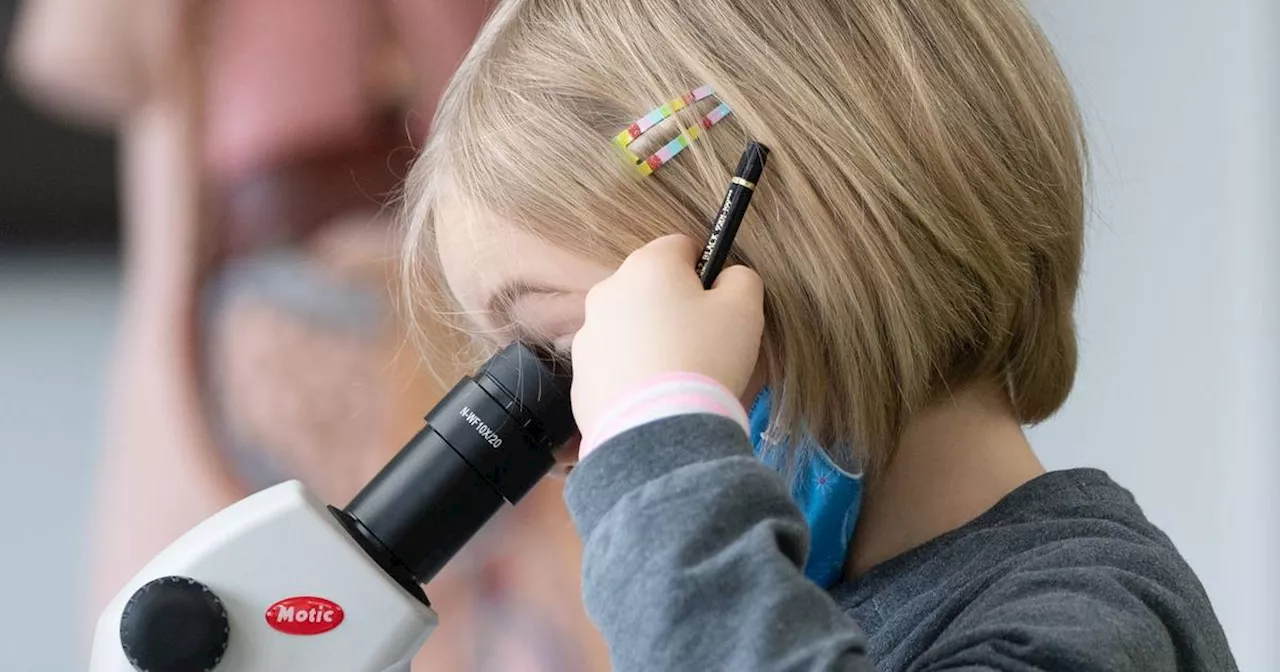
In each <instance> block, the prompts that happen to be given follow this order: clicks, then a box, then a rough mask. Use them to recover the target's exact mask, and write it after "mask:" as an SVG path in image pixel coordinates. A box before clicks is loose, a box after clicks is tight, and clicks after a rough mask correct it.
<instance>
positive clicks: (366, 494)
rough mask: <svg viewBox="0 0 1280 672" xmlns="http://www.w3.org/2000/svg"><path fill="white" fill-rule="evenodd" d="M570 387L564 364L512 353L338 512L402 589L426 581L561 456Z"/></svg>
mask: <svg viewBox="0 0 1280 672" xmlns="http://www.w3.org/2000/svg"><path fill="white" fill-rule="evenodd" d="M570 382H571V381H570V377H569V373H568V370H567V367H565V366H564V364H563V363H561V362H559V361H558V360H557V359H556V358H555V357H552V356H550V355H548V354H546V353H542V352H539V351H537V350H535V349H533V348H530V347H529V346H527V345H523V344H521V343H513V344H512V345H510V346H507V347H506V348H505V349H503V350H502V351H501V352H499V353H498V354H496V355H494V356H493V358H492V359H490V360H489V361H488V362H486V363H485V364H484V366H482V367H481V368H480V370H479V371H477V372H476V374H475V375H473V376H470V377H468V378H464V379H462V380H461V381H460V382H459V383H458V384H457V385H456V386H454V388H453V390H451V391H450V392H449V393H448V394H447V395H446V396H445V397H444V398H443V399H442V400H441V401H440V403H438V404H437V405H436V407H435V408H434V409H432V410H431V412H430V413H429V414H428V415H427V418H426V420H427V426H426V427H424V428H423V429H422V431H420V432H418V434H417V436H415V437H413V439H412V440H411V441H409V443H408V444H407V445H406V446H405V447H404V448H403V449H401V450H400V452H399V453H398V454H397V455H396V456H395V457H394V458H393V459H392V460H391V462H390V463H389V464H388V465H387V466H386V467H385V468H383V470H382V471H381V472H379V473H378V475H377V476H375V477H374V478H373V480H372V481H370V482H369V484H368V485H366V486H365V487H364V489H363V490H361V491H360V493H359V494H357V495H356V497H355V499H353V500H351V504H349V505H348V506H347V507H346V509H344V510H342V511H338V512H335V513H336V514H337V515H338V517H339V519H340V520H342V522H343V523H344V525H345V526H346V527H347V529H348V530H349V531H351V532H352V534H353V536H356V540H357V541H358V542H360V543H361V545H362V546H363V547H364V548H365V550H366V551H368V552H369V553H370V555H371V556H373V557H374V559H375V560H378V561H379V563H380V564H382V565H383V567H384V569H387V570H388V571H389V572H391V573H392V574H393V576H397V575H398V576H397V578H398V579H400V580H401V583H406V579H408V578H412V579H413V580H414V581H416V582H418V583H426V582H427V581H429V580H430V579H431V578H432V577H433V576H435V575H436V573H437V572H439V571H440V569H441V568H442V567H444V565H445V563H446V562H448V561H449V559H450V558H452V557H453V556H454V554H456V553H457V552H458V550H459V549H461V548H462V546H463V544H465V543H466V542H467V541H468V540H469V539H471V537H472V536H474V535H475V534H476V532H478V531H479V530H480V528H481V527H482V526H483V525H484V524H485V523H486V522H488V520H489V519H490V518H491V517H493V515H494V514H495V513H497V511H498V509H499V508H501V507H502V504H503V502H504V501H505V502H510V503H512V504H514V503H516V502H517V501H519V500H520V498H521V497H523V496H524V495H525V493H527V492H528V491H529V490H530V489H532V488H533V486H534V485H536V484H537V482H538V481H539V480H540V479H541V478H542V477H543V476H545V475H546V474H547V472H548V471H550V470H551V467H552V466H554V464H555V459H554V457H553V455H552V451H554V450H555V448H557V447H558V446H560V445H562V444H563V443H565V442H566V441H568V440H569V438H570V437H571V436H573V434H574V432H575V431H577V428H576V426H575V425H574V421H573V412H572V407H571V405H570V401H569V386H570ZM389 565H390V566H389ZM406 572H407V573H408V574H409V577H406V576H404V574H405V573H406Z"/></svg>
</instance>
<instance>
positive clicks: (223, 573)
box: [90, 481, 437, 672]
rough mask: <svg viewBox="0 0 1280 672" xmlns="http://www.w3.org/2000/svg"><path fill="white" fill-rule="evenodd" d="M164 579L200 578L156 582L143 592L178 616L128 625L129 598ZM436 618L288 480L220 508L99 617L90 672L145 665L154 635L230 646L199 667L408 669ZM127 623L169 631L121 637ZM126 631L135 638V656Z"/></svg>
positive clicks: (337, 671)
mask: <svg viewBox="0 0 1280 672" xmlns="http://www.w3.org/2000/svg"><path fill="white" fill-rule="evenodd" d="M164 577H184V578H186V579H190V580H192V581H194V582H195V583H188V582H185V581H182V580H180V579H172V580H169V581H161V582H159V583H156V584H153V585H152V587H151V588H150V589H149V590H148V591H146V592H144V593H143V594H142V595H141V596H140V598H139V599H156V600H160V601H162V602H167V603H169V604H167V605H162V606H161V607H160V608H159V609H157V610H156V612H155V614H153V616H152V618H153V619H170V622H164V620H161V621H160V622H157V623H132V624H130V623H129V619H128V618H127V617H125V615H124V612H125V609H126V605H128V604H129V602H130V601H131V600H132V599H134V595H135V593H137V591H138V590H139V589H141V588H143V587H144V586H145V585H147V584H149V583H151V582H153V581H155V580H157V579H163V578H164ZM206 588H207V590H208V592H209V594H210V595H209V596H205V597H203V601H204V603H205V604H203V605H202V604H200V602H201V594H202V593H203V592H204V590H205V589H206ZM166 592H167V593H170V594H165V593H166ZM184 593H185V594H184ZM210 598H212V599H210ZM218 603H220V604H221V606H222V607H223V610H224V612H225V616H222V617H221V618H220V617H219V616H220V615H219V613H218V612H219V610H218V609H217V606H216V605H217V604H218ZM436 623H437V619H436V614H435V613H434V612H433V611H432V610H431V609H430V608H429V607H428V606H427V605H426V604H424V603H423V602H422V601H420V600H419V599H417V598H416V597H415V596H413V595H412V594H410V593H409V591H407V590H406V589H405V588H404V587H402V586H401V585H400V584H398V583H397V582H396V581H395V580H394V579H392V578H391V577H390V576H389V575H388V574H387V573H386V572H385V571H383V569H382V568H381V567H379V566H378V564H377V563H376V562H374V561H373V560H372V559H371V558H370V557H369V555H368V554H366V553H365V552H364V550H363V549H361V548H360V546H359V545H358V544H357V543H356V542H355V540H354V539H352V537H351V535H350V534H348V533H347V531H346V530H345V529H344V528H343V527H342V525H341V524H340V523H339V522H338V520H337V519H336V518H335V517H334V515H333V513H332V512H330V511H329V510H328V509H327V508H326V507H325V505H324V504H322V503H321V502H320V501H318V500H317V499H316V498H315V497H313V496H312V495H311V494H310V493H308V492H307V491H306V490H305V489H304V488H303V486H302V484H301V483H298V482H297V481H289V482H287V483H282V484H280V485H277V486H275V487H272V488H269V489H267V490H263V491H262V492H259V493H257V494H255V495H252V496H250V497H248V498H246V499H244V500H241V501H240V502H237V503H236V504H234V505H232V506H230V507H228V508H226V509H224V510H222V511H220V512H218V513H217V514H215V515H213V516H212V517H210V518H209V519H207V520H205V521H204V522H203V523H201V524H200V525H198V526H197V527H195V528H194V529H192V530H191V531H189V532H187V533H186V534H185V535H183V536H182V538H180V539H178V540H177V541H176V542H174V543H173V544H172V545H171V546H169V547H168V548H167V549H165V551H164V552H163V553H161V554H160V555H158V556H156V557H155V559H153V560H152V561H151V562H150V563H149V564H148V565H147V566H146V567H145V568H144V569H143V570H142V571H141V572H140V573H139V574H138V575H137V576H136V577H134V578H133V580H132V581H130V582H129V584H128V585H127V586H126V587H125V588H124V590H122V591H121V592H120V594H119V595H117V596H116V598H115V599H114V600H113V601H112V602H111V604H110V605H109V606H108V607H107V608H106V610H105V611H104V612H103V614H102V617H101V618H100V619H99V621H98V627H97V630H96V632H95V636H94V647H93V658H92V663H91V666H90V672H135V671H136V670H138V669H143V670H145V669H148V668H147V667H145V665H146V663H147V660H148V656H151V657H153V658H154V657H155V656H161V657H163V656H164V655H165V654H164V652H157V651H140V650H138V647H139V646H144V647H145V646H151V647H164V646H165V645H166V642H164V641H150V642H148V641H147V640H148V639H151V640H157V639H158V640H165V639H172V638H184V639H187V640H188V641H187V642H184V643H183V644H187V645H189V644H190V643H191V642H190V641H189V639H190V638H192V637H207V638H210V642H211V643H210V644H209V645H208V646H206V647H203V648H204V649H205V650H214V649H217V648H218V647H225V650H224V651H223V653H222V655H221V656H220V660H216V661H215V660H213V657H212V656H210V658H209V660H208V661H207V664H209V665H211V666H210V667H208V668H199V669H200V670H203V669H210V670H229V671H232V672H282V671H285V670H308V671H315V672H327V671H330V670H332V671H333V672H391V671H407V670H408V669H409V662H410V660H411V659H412V658H413V655H414V654H415V653H417V651H418V649H420V648H421V647H422V644H423V643H424V642H425V641H426V639H427V636H428V635H430V634H431V631H432V629H434V627H435V625H436ZM122 626H125V627H126V628H128V627H130V626H132V627H134V628H159V629H160V630H161V631H162V632H154V633H153V634H151V635H148V634H147V633H136V632H135V633H127V632H126V633H125V634H124V635H123V636H122ZM129 639H133V640H137V641H136V642H134V643H133V646H132V647H131V648H132V650H130V651H129V652H128V653H126V650H125V646H124V645H123V644H124V643H126V642H128V640H129ZM168 643H169V644H173V643H175V642H168ZM196 648H202V647H196ZM130 657H132V658H133V660H132V661H131V660H130ZM135 663H141V665H139V666H138V667H135ZM214 666H216V667H214ZM191 669H193V670H194V669H197V668H191Z"/></svg>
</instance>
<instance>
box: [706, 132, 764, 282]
mask: <svg viewBox="0 0 1280 672" xmlns="http://www.w3.org/2000/svg"><path fill="white" fill-rule="evenodd" d="M768 158H769V148H768V147H765V146H764V145H762V144H760V143H758V142H753V143H751V144H749V145H747V151H745V152H743V153H742V158H741V159H740V160H739V161H738V169H737V170H735V171H733V179H732V180H731V181H730V182H729V191H728V192H726V193H725V195H724V202H723V203H721V204H720V212H719V213H717V214H716V218H715V219H714V220H713V223H712V225H711V235H710V236H709V237H708V238H707V245H706V247H705V248H703V250H702V257H700V258H699V259H698V265H697V267H696V270H697V273H698V276H699V277H701V278H702V288H703V289H711V286H712V285H714V284H715V282H716V276H717V275H720V269H722V268H724V262H725V261H726V260H727V259H728V258H729V251H730V250H731V249H732V248H733V239H734V237H735V236H737V235H738V227H739V226H741V225H742V218H743V217H744V216H745V215H746V214H747V204H749V203H751V195H752V194H753V193H755V190H756V183H757V182H759V181H760V175H761V174H762V173H764V164H765V161H766V160H767V159H768Z"/></svg>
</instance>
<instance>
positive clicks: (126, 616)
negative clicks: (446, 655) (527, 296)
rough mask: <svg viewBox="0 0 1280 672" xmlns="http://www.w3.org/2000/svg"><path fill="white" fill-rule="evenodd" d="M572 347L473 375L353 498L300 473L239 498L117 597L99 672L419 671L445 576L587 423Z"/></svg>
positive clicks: (518, 355) (108, 615)
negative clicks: (326, 496)
mask: <svg viewBox="0 0 1280 672" xmlns="http://www.w3.org/2000/svg"><path fill="white" fill-rule="evenodd" d="M569 388H570V377H569V372H568V368H567V366H566V365H565V363H564V362H562V361H560V360H557V359H556V358H555V357H553V356H552V355H550V354H547V353H544V352H540V351H538V350H536V349H534V348H531V347H529V346H526V345H523V344H521V343H513V344H512V345H509V346H507V347H506V348H505V349H503V350H502V351H500V352H499V353H498V354H496V355H494V356H493V358H491V359H490V360H489V361H488V362H486V363H485V364H484V365H483V366H482V367H481V368H480V369H479V370H478V371H477V372H476V373H475V374H474V375H472V376H469V377H466V378H464V379H462V380H461V381H460V382H459V383H458V384H457V385H456V386H454V388H453V389H452V390H451V391H450V392H449V393H448V394H447V395H446V396H445V397H444V398H443V399H442V400H441V401H440V403H438V404H437V405H436V407H435V408H434V409H432V411H431V412H430V413H429V414H428V415H427V417H426V426H425V427H424V428H423V429H422V430H421V431H420V432H418V434H417V435H416V436H414V438H413V439H412V440H410V441H409V443H408V444H406V445H405V447H404V448H402V449H401V450H400V452H399V453H398V454H397V455H396V456H395V457H394V458H393V459H392V460H391V462H390V463H389V464H388V465H387V466H386V467H385V468H384V469H383V470H382V471H380V472H379V473H378V474H377V476H375V477H374V478H373V480H372V481H371V482H370V483H369V484H368V485H367V486H365V488H364V489H363V490H361V491H360V493H359V494H357V495H356V497H355V498H354V499H353V500H352V501H351V503H350V504H348V505H347V506H346V507H344V508H341V509H339V508H336V507H333V506H327V505H326V504H325V503H324V502H321V501H319V500H318V499H317V498H316V497H315V496H313V495H312V494H311V493H309V492H308V491H307V490H306V488H305V487H304V486H303V485H302V484H301V483H299V482H297V481H289V482H286V483H282V484H280V485H277V486H274V487H271V488H268V489H266V490H263V491H261V492H258V493H256V494H253V495H250V496H249V497H247V498H245V499H243V500H241V501H239V502H237V503H235V504H233V505H231V506H229V507H227V508H226V509H223V510H222V511H220V512H218V513H216V514H214V515H213V516H211V517H210V518H208V519H207V520H205V521H204V522H202V523H200V524H199V525H198V526H196V527H195V528H193V529H191V530H190V531H189V532H187V533H186V534H184V535H183V536H182V537H181V538H179V539H178V540H177V541H175V542H173V544H171V545H170V546H169V547H168V548H166V549H165V550H164V551H163V552H162V553H160V554H159V555H158V556H156V557H155V558H154V559H153V560H152V561H151V562H150V563H149V564H148V565H147V566H146V567H145V568H143V569H142V571H141V572H139V573H138V575H137V576H135V577H134V578H133V579H132V580H131V581H130V582H129V583H128V584H127V585H126V586H125V587H124V589H123V590H121V592H120V593H119V594H117V595H116V597H115V599H113V600H112V601H111V603H110V604H109V605H108V606H107V608H106V609H105V610H104V612H103V613H102V616H101V618H100V619H99V621H98V624H97V629H96V631H95V633H94V642H93V653H92V658H91V663H90V671H91V672H284V671H288V670H306V671H308V672H312V671H314V672H322V671H326V672H327V671H333V672H407V671H408V670H409V664H410V661H411V660H412V658H413V656H414V654H416V653H417V652H418V650H419V649H420V648H421V647H422V645H423V643H424V642H425V641H426V639H427V637H428V636H429V635H430V634H431V632H432V630H433V629H434V628H435V626H436V624H437V623H438V619H437V616H436V614H435V612H434V611H433V610H432V608H431V604H430V602H429V601H428V600H427V596H426V595H425V594H424V592H423V590H422V588H421V584H423V583H426V582H427V581H429V580H430V579H431V578H432V577H433V576H435V575H436V573H437V572H439V571H440V569H441V568H442V567H443V566H444V565H445V563H446V562H448V561H449V559H450V558H452V557H453V556H454V554H455V553H457V552H458V550H459V549H461V548H462V546H463V545H464V544H465V543H466V542H467V540H469V539H470V538H471V537H472V536H474V535H475V534H476V532H478V531H479V530H480V528H481V527H482V526H483V525H484V524H485V523H486V522H487V521H488V520H489V519H490V518H491V517H492V516H493V515H494V514H495V513H496V512H497V511H498V510H499V509H500V508H501V507H502V505H503V504H504V503H511V504H514V503H516V502H518V501H519V500H520V499H521V498H522V497H523V496H524V495H525V494H526V493H527V492H528V491H529V490H530V489H531V488H533V486H534V485H535V484H536V483H537V482H538V481H539V480H540V479H541V478H542V477H543V476H545V475H546V474H547V472H548V471H550V470H551V468H552V466H554V464H555V460H554V457H553V455H552V452H553V450H554V449H555V448H556V447H558V446H560V445H562V444H564V443H565V442H566V441H567V440H569V438H570V437H572V435H573V434H574V433H575V432H576V431H577V428H576V427H575V425H574V421H573V414H572V408H571V405H570V400H569Z"/></svg>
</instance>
